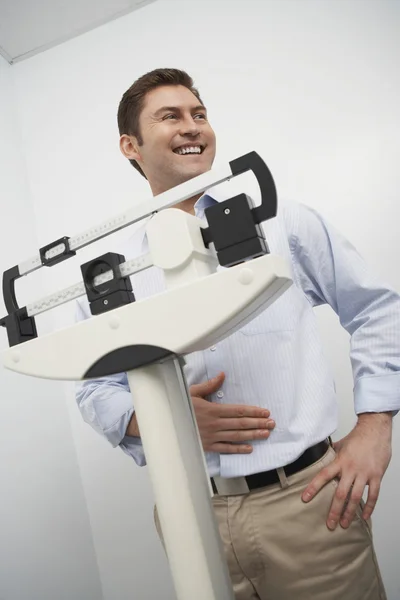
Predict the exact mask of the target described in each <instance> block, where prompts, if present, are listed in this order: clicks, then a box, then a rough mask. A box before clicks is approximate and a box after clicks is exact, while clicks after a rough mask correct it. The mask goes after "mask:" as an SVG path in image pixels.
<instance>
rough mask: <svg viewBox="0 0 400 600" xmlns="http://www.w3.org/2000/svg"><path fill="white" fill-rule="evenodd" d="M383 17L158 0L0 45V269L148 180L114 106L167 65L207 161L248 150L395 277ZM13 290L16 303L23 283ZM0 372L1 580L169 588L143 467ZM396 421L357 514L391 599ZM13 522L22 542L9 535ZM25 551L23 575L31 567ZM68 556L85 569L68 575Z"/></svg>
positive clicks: (9, 594) (381, 12) (127, 589)
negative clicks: (189, 86)
mask: <svg viewBox="0 0 400 600" xmlns="http://www.w3.org/2000/svg"><path fill="white" fill-rule="evenodd" d="M399 25H400V3H399V2H398V1H395V0H393V1H388V0H380V1H372V0H371V1H369V0H354V1H353V0H336V1H334V0H311V1H308V0H281V1H278V0H266V1H265V0H264V1H261V0H247V2H246V3H244V2H236V1H228V0H213V1H211V0H203V2H195V1H187V0H186V1H185V2H183V1H174V0H159V1H158V2H155V3H153V4H150V5H148V6H146V7H144V8H143V9H141V10H140V11H138V12H135V13H134V14H131V15H127V16H125V17H123V18H121V19H119V20H116V21H114V22H112V23H109V24H108V25H105V26H103V27H101V28H99V29H97V30H95V31H92V32H90V33H87V34H85V35H83V36H81V37H79V38H77V39H75V40H72V41H70V42H68V43H65V44H63V45H61V46H58V47H56V48H54V49H52V50H49V51H47V52H44V53H43V54H40V55H38V56H35V57H33V58H31V59H29V60H26V61H24V62H22V63H19V64H17V65H14V66H13V67H8V65H6V64H5V63H4V62H2V63H1V71H0V76H1V78H2V79H0V83H1V97H2V99H0V131H1V139H0V157H1V159H2V160H1V162H0V173H1V183H0V193H1V203H2V204H1V206H2V218H1V232H2V239H1V267H3V268H6V267H8V266H12V265H14V264H16V263H17V262H18V261H19V260H22V259H25V258H28V257H29V256H30V255H32V254H35V252H36V250H37V248H38V246H40V245H44V244H46V243H48V242H49V241H52V240H54V239H57V237H60V236H63V235H75V234H76V233H78V232H80V231H81V230H84V229H86V228H87V227H89V226H91V225H93V224H95V223H97V222H101V220H102V219H103V218H106V217H108V216H110V215H113V214H114V213H118V212H119V211H120V210H123V209H125V208H126V207H127V206H130V205H132V203H136V202H139V201H143V200H144V199H145V198H146V197H149V195H150V193H149V189H148V187H147V183H146V181H145V180H144V179H143V178H141V176H140V175H139V174H138V173H137V172H136V171H135V170H134V169H133V168H132V167H131V166H130V164H129V163H128V162H127V161H125V160H124V159H123V157H122V155H120V153H119V150H118V131H117V126H116V113H117V107H118V103H119V100H120V98H121V96H122V94H123V92H124V91H125V90H126V89H127V88H128V87H129V86H130V85H131V83H132V82H133V81H134V80H135V79H136V78H137V77H139V76H140V75H142V74H143V73H145V72H146V71H149V70H151V69H153V68H157V67H177V68H183V69H185V70H187V71H188V72H189V73H190V74H191V75H192V76H193V77H194V79H195V83H196V84H197V85H198V87H199V89H200V92H201V95H202V98H203V100H204V101H205V103H206V105H207V106H208V109H209V118H210V120H211V124H212V125H213V126H214V128H215V130H216V133H217V140H218V155H217V161H216V166H218V164H221V163H226V161H227V160H230V159H232V158H236V157H237V156H240V155H241V154H243V153H245V152H247V151H250V150H256V151H258V152H259V153H260V154H261V156H262V157H263V158H264V160H265V161H266V162H267V163H268V165H269V167H270V169H271V171H272V173H273V176H274V178H275V181H276V185H277V188H278V193H279V196H280V197H281V198H282V197H287V198H291V199H294V200H298V201H302V202H305V203H307V204H309V205H310V206H313V207H314V208H316V209H317V210H319V211H320V212H321V213H322V214H323V215H324V216H325V217H326V218H328V220H330V221H331V222H332V223H333V224H334V225H335V226H336V227H338V229H339V230H341V232H342V233H344V234H345V235H346V236H347V237H348V238H349V239H350V240H351V241H352V242H353V243H354V244H355V245H356V247H357V248H358V250H359V251H360V252H361V253H362V254H363V255H364V257H366V259H367V260H368V262H369V264H370V266H371V268H372V269H373V270H374V271H375V272H376V273H378V274H379V275H380V276H381V277H383V278H384V280H386V281H387V282H388V283H389V284H390V285H392V286H394V287H395V288H396V289H397V290H398V291H400V271H399V268H398V256H399V254H400V241H399V238H400V236H399V233H400V225H399V211H398V198H399V191H398V190H399V184H400V174H399V173H400V170H399V166H398V165H399V158H400V152H399V150H400V142H399V139H400V119H399V116H400V83H399V76H398V62H399V56H400V36H399ZM3 88H4V89H3ZM4 98H5V100H4ZM3 132H5V133H3ZM243 180H244V181H246V182H247V184H248V186H249V188H251V189H253V190H254V189H255V188H254V186H253V182H252V181H250V180H249V179H248V178H247V179H246V178H243ZM22 216H24V217H25V218H24V221H22V219H21V217H22ZM129 233H130V232H125V234H126V235H128V234H129ZM122 237H123V234H119V236H113V237H112V238H109V239H108V240H107V241H103V242H101V243H99V244H98V245H97V246H91V247H90V249H89V250H87V249H86V250H85V251H83V252H81V253H80V254H79V257H78V258H76V259H72V260H71V261H68V262H67V263H65V264H63V265H60V266H59V267H58V268H55V269H53V270H52V271H51V274H50V272H45V273H43V274H42V276H41V277H38V276H36V275H32V285H35V287H34V290H33V291H34V292H37V293H35V294H34V296H33V297H39V296H40V295H43V293H44V292H51V291H56V290H57V289H58V288H61V287H63V286H66V285H69V284H72V283H74V282H75V281H78V279H79V276H80V275H79V264H80V263H81V262H84V260H86V259H87V258H88V257H93V256H94V255H95V254H99V253H100V252H102V251H103V250H107V251H108V250H115V249H116V245H117V242H118V240H119V239H121V238H122ZM42 271H43V270H42ZM22 292H23V293H22V297H21V303H24V301H25V299H29V298H30V295H32V290H31V289H29V291H27V292H24V290H22ZM72 308H73V307H72V306H71V307H66V308H63V309H59V310H58V311H54V315H53V317H52V318H51V319H50V318H43V319H42V320H41V321H38V322H39V324H42V326H43V329H44V330H48V329H49V328H51V327H59V326H61V325H65V324H66V323H68V322H69V320H70V318H71V311H72ZM318 315H319V321H320V324H321V332H322V336H323V340H324V343H325V347H326V352H327V355H328V358H329V360H330V362H331V364H332V367H333V369H334V373H335V378H336V384H337V390H338V398H339V402H340V410H341V422H340V428H339V431H338V432H337V433H336V435H335V438H336V439H338V438H339V437H340V436H341V435H343V434H345V433H346V432H348V431H349V429H350V428H351V427H352V425H353V423H354V420H355V417H354V411H353V408H352V376H351V369H350V364H349V359H348V336H347V334H346V332H344V331H343V330H342V329H341V328H340V325H339V324H338V320H337V317H336V315H335V314H334V313H333V312H332V311H331V310H330V309H328V308H326V307H324V308H322V309H318ZM2 343H3V345H5V342H4V340H3V342H2ZM0 378H1V379H0V386H1V406H2V415H5V416H4V418H2V420H1V423H0V427H1V431H2V432H3V429H4V433H2V437H1V439H0V444H1V446H0V448H1V449H2V455H1V465H2V466H1V469H2V472H1V474H2V480H1V481H2V488H3V481H4V482H5V489H7V498H8V499H7V503H8V504H6V510H7V511H8V512H7V515H8V516H7V515H5V514H4V513H3V512H2V514H1V519H2V522H1V528H2V529H1V530H2V541H1V545H0V548H1V552H2V553H4V554H5V556H6V558H7V560H8V561H9V563H8V564H9V566H8V568H4V570H5V572H4V575H3V573H1V575H2V577H0V598H1V597H2V596H3V597H4V599H6V600H33V599H36V598H38V600H39V598H40V600H47V599H49V600H50V599H51V600H54V599H55V598H57V600H58V598H64V597H65V598H74V599H77V600H88V599H91V598H96V599H97V598H104V600H132V599H133V598H134V599H135V600H136V599H137V600H142V599H147V598H148V599H157V600H158V599H159V598H162V599H163V600H170V599H171V600H172V598H174V595H173V591H172V584H171V580H170V576H169V572H168V567H167V564H166V561H165V558H164V555H163V551H162V548H161V546H160V544H159V542H158V539H157V536H156V534H155V532H154V528H153V524H152V509H153V506H152V493H151V489H150V486H149V482H148V478H147V472H146V470H145V469H139V468H137V467H136V466H135V465H134V464H133V463H132V462H131V461H130V460H129V459H128V458H127V457H126V456H125V455H124V454H123V453H122V452H121V451H119V450H118V449H117V450H112V449H111V448H110V447H109V446H108V444H107V443H106V442H105V441H103V440H102V439H101V438H99V437H98V436H97V435H96V434H95V433H94V432H93V431H92V430H91V429H90V428H89V427H88V426H87V425H85V424H84V423H83V422H82V420H81V417H80V414H79V412H78V410H77V408H76V406H75V403H74V398H73V392H72V389H71V386H70V385H66V384H59V385H56V386H55V384H54V383H51V384H50V383H48V382H35V381H32V380H25V379H24V378H21V377H20V378H18V379H17V377H11V376H10V375H9V374H6V373H4V372H3V371H1V372H0ZM51 401H52V402H51ZM8 415H10V416H8ZM7 419H8V422H7ZM394 429H395V431H394V442H393V451H394V456H393V460H392V463H391V466H390V469H389V471H388V472H387V474H386V476H385V479H384V483H383V487H382V492H381V497H380V500H379V503H378V506H377V509H376V512H375V519H374V531H375V542H376V549H377V553H378V558H379V560H380V564H381V569H382V572H383V577H384V581H385V583H386V587H387V591H388V597H389V600H398V598H399V597H400V577H399V574H398V552H399V543H398V539H399V524H398V518H397V508H398V506H399V504H400V490H399V485H398V475H397V474H398V472H399V467H400V434H399V431H398V424H397V423H395V428H394ZM21 439H22V440H23V443H24V444H25V451H24V452H22V451H21V450H20V447H21V445H20V444H18V440H21ZM5 440H6V441H5ZM3 446H4V452H3ZM26 455H29V461H30V462H29V467H27V460H26ZM6 456H7V458H5V457H6ZM23 469H25V474H26V476H27V477H28V479H29V489H28V490H27V486H26V480H25V476H22V475H21V476H20V477H19V478H17V477H16V476H15V472H18V473H20V474H21V473H22V472H23ZM3 471H4V472H3ZM53 482H54V483H53ZM177 493H179V492H178V491H177ZM28 510H29V516H30V518H28V517H27V511H28ZM2 511H3V509H2ZM3 522H4V524H3ZM43 531H44V533H43ZM3 532H5V537H3V535H4V534H3ZM15 536H17V539H19V538H18V536H21V537H22V536H23V537H24V539H25V538H27V539H29V544H26V543H25V544H22V543H21V544H19V545H18V548H14V549H11V550H10V547H12V545H13V544H16V541H15ZM5 540H6V541H5ZM61 556H62V557H63V558H64V564H60V560H59V559H60V557H61ZM21 557H22V558H21ZM15 561H17V563H16V562H15ZM18 561H20V567H21V569H20V571H19V576H18V577H17V576H16V572H15V571H16V570H17V569H18V567H17V566H16V565H18ZM35 561H36V562H37V563H38V567H39V569H38V570H36V574H35V572H33V573H32V572H30V571H29V568H30V567H29V565H32V563H34V562H35ZM82 561H86V562H82ZM79 569H81V570H84V572H85V577H86V583H85V582H82V581H81V582H80V583H79V585H80V588H79V591H77V588H76V587H74V586H78V583H77V581H75V580H74V579H76V578H79ZM46 573H47V575H48V574H49V573H50V574H51V578H52V579H51V580H49V581H48V587H47V591H46V589H45V588H44V587H43V582H42V579H43V577H45V574H46ZM71 575H72V576H71ZM57 578H58V582H59V585H58V586H56V584H55V582H56V580H57ZM21 581H22V583H23V582H24V581H26V582H29V586H30V590H31V591H30V592H29V591H27V590H26V587H25V588H24V587H23V585H22V583H21ZM99 582H100V583H101V589H102V594H103V595H101V592H100V591H99V590H100V587H99V586H100V583H99ZM85 585H86V587H85ZM41 586H42V587H41ZM52 586H53V587H52ZM96 586H97V587H96ZM60 589H63V590H67V591H66V592H65V596H63V595H62V592H60V591H59V590H60Z"/></svg>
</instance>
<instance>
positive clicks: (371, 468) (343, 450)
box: [302, 413, 392, 530]
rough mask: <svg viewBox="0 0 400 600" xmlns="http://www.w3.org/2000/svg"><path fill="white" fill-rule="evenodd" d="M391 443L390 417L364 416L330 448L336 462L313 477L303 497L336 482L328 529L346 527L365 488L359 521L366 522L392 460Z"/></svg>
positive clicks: (385, 415) (312, 494) (368, 414)
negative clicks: (365, 492)
mask: <svg viewBox="0 0 400 600" xmlns="http://www.w3.org/2000/svg"><path fill="white" fill-rule="evenodd" d="M391 441H392V415H391V414H390V413H364V414H362V415H359V418H358V423H357V425H356V426H355V427H354V429H353V430H352V431H351V432H350V433H349V434H348V435H347V436H346V437H344V438H343V439H341V440H340V441H338V442H336V443H335V444H334V445H333V447H334V449H335V450H336V452H337V456H336V458H335V460H334V461H333V462H332V463H331V464H330V465H328V466H327V467H324V468H323V469H322V470H321V471H320V472H319V473H318V475H317V476H316V477H314V479H313V480H312V481H311V483H310V484H309V485H308V486H307V488H306V489H305V491H304V492H303V495H302V499H303V501H304V502H308V501H310V500H312V498H314V496H315V495H316V494H317V493H318V492H319V491H320V490H321V489H322V488H323V487H324V486H325V485H326V484H327V483H328V482H329V481H331V480H332V479H335V478H337V479H338V480H339V483H338V487H337V489H336V493H335V495H334V497H333V501H332V505H331V508H330V511H329V515H328V519H327V526H328V528H329V529H332V530H334V529H335V528H336V527H337V524H338V523H339V522H340V525H341V526H342V527H343V528H347V527H349V525H350V523H351V522H352V520H353V519H354V516H355V513H356V509H357V506H358V505H359V503H360V501H361V499H362V495H363V493H364V488H365V486H366V485H368V488H369V489H368V498H367V502H366V504H365V507H364V510H363V514H362V517H363V519H365V520H367V519H369V517H370V516H371V514H372V512H373V510H374V508H375V505H376V502H377V500H378V496H379V490H380V485H381V481H382V478H383V475H384V474H385V471H386V469H387V467H388V465H389V462H390V459H391V456H392V449H391V448H392V445H391Z"/></svg>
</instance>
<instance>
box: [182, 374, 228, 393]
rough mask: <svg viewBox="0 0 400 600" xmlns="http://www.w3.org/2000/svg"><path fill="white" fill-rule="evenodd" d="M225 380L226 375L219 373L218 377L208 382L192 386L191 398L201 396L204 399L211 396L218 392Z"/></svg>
mask: <svg viewBox="0 0 400 600" xmlns="http://www.w3.org/2000/svg"><path fill="white" fill-rule="evenodd" d="M224 380H225V373H222V372H221V373H219V374H218V375H217V376H216V377H213V378H212V379H209V380H208V381H204V382H203V383H196V384H194V385H192V386H190V390H189V391H190V395H191V396H199V397H200V398H204V396H209V395H210V394H213V393H214V392H216V391H217V390H218V389H219V388H220V387H221V385H222V384H223V382H224Z"/></svg>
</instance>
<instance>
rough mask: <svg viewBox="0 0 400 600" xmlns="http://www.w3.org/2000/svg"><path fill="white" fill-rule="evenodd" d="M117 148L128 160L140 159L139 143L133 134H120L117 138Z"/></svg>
mask: <svg viewBox="0 0 400 600" xmlns="http://www.w3.org/2000/svg"><path fill="white" fill-rule="evenodd" d="M119 149H120V150H121V152H122V154H123V155H124V156H125V158H129V160H136V161H141V160H142V157H141V156H140V152H139V144H138V142H137V139H136V137H135V136H134V135H127V134H126V133H124V134H122V135H121V137H120V139H119Z"/></svg>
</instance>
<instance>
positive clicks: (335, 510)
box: [326, 477, 364, 531]
mask: <svg viewBox="0 0 400 600" xmlns="http://www.w3.org/2000/svg"><path fill="white" fill-rule="evenodd" d="M352 485H353V477H343V478H342V479H341V480H340V481H339V485H338V487H337V489H336V492H335V495H334V496H333V499H332V504H331V508H330V510H329V514H328V519H327V521H326V524H327V526H328V529H330V530H331V531H333V530H334V529H336V527H337V525H338V523H339V521H340V518H341V516H342V514H343V511H344V509H345V506H346V503H347V501H348V499H349V498H350V493H351V489H352ZM358 489H359V488H358V487H357V494H358ZM363 489H364V488H363ZM361 495H362V492H361ZM360 500H361V498H360ZM353 506H354V503H353V502H352V504H351V507H353ZM351 510H352V508H351ZM354 511H355V506H354ZM353 517H354V514H353ZM349 525H350V522H349Z"/></svg>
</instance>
